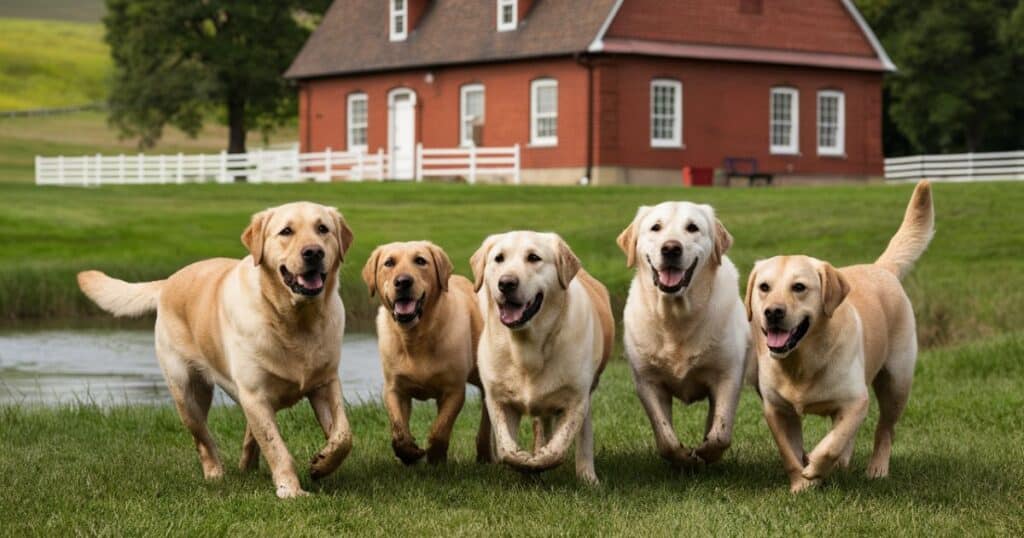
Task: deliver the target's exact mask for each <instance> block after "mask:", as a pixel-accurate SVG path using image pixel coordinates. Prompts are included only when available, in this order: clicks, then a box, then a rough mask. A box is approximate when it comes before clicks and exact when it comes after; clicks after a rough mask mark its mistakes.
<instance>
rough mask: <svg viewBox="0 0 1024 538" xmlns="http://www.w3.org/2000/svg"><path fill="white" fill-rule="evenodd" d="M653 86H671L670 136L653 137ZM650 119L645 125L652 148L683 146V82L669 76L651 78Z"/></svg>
mask: <svg viewBox="0 0 1024 538" xmlns="http://www.w3.org/2000/svg"><path fill="white" fill-rule="evenodd" d="M655 87H663V88H671V89H672V92H673V94H674V98H673V99H672V101H673V102H672V107H673V110H672V138H669V139H665V138H654V89H655ZM649 106H650V109H649V113H650V114H649V115H648V118H649V119H650V121H649V122H648V124H647V126H648V129H649V130H650V133H649V134H650V139H651V147H652V148H681V147H683V83H682V82H679V81H678V80H675V79H671V78H656V79H653V80H651V89H650V100H649Z"/></svg>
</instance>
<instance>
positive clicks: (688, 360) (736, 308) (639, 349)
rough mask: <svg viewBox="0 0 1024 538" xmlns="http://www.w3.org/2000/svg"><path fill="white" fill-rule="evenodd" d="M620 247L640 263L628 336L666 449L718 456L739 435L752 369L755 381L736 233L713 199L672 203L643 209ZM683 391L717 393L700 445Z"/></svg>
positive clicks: (640, 387)
mask: <svg viewBox="0 0 1024 538" xmlns="http://www.w3.org/2000/svg"><path fill="white" fill-rule="evenodd" d="M618 245H619V248H621V249H622V251H623V253H625V255H626V265H627V266H629V267H636V274H635V276H634V277H633V282H632V284H631V285H630V288H629V296H628V298H627V299H626V307H625V311H624V313H623V332H624V335H623V340H624V344H625V351H626V357H627V359H628V360H629V363H630V366H631V367H632V370H633V380H634V382H635V383H636V391H637V394H638V395H639V397H640V401H641V402H642V403H643V407H644V410H645V411H646V412H647V417H648V418H649V419H650V421H651V427H652V428H653V429H654V439H655V444H656V447H657V450H658V454H660V455H661V456H662V457H663V458H665V459H666V460H668V461H669V462H670V463H672V464H673V465H676V466H693V465H697V464H701V463H714V462H716V461H718V460H719V459H720V458H721V457H722V454H723V453H724V452H725V450H726V449H727V448H728V447H729V445H730V444H731V442H732V431H733V423H734V421H735V418H736V406H737V404H738V401H739V397H740V391H741V389H742V388H743V382H744V377H745V373H747V377H748V379H749V380H751V381H752V379H753V372H752V371H750V372H749V373H748V366H749V365H750V364H751V363H752V360H751V344H750V328H749V326H748V324H747V320H746V319H745V317H744V309H743V303H742V301H741V300H740V295H739V275H738V273H737V271H736V267H735V266H734V265H733V263H732V262H731V261H730V260H729V258H728V256H726V255H725V253H726V251H728V250H729V247H730V246H731V245H732V236H731V235H730V234H729V232H728V230H726V228H725V226H724V225H723V224H722V222H721V221H719V220H718V218H717V217H716V216H715V212H714V209H712V208H711V206H708V205H698V204H692V203H689V202H664V203H661V204H658V205H656V206H653V207H649V206H643V207H640V208H639V209H638V210H637V213H636V216H635V217H634V218H633V221H632V222H631V223H630V224H629V226H627V227H626V229H625V230H623V231H622V233H621V234H620V235H619V238H618ZM673 398H678V399H679V400H681V401H682V402H683V403H684V404H690V403H693V402H696V401H699V400H705V399H706V400H708V414H707V420H706V421H705V429H704V439H703V442H702V443H701V444H700V445H699V446H697V447H696V448H695V449H690V448H687V447H686V445H684V444H683V443H681V442H680V441H679V439H678V437H677V436H676V432H675V430H674V428H673V422H672V399H673Z"/></svg>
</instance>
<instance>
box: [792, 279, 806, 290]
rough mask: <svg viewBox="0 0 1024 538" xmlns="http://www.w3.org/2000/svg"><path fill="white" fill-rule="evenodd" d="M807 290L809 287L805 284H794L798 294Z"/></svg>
mask: <svg viewBox="0 0 1024 538" xmlns="http://www.w3.org/2000/svg"><path fill="white" fill-rule="evenodd" d="M806 289H807V286H804V285H803V284H801V283H799V282H797V283H796V284H793V291H795V292H797V293H800V292H802V291H804V290H806Z"/></svg>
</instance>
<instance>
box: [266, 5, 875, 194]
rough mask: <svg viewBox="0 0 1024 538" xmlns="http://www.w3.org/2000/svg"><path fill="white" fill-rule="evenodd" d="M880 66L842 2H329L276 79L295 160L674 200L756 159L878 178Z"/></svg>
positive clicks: (800, 174) (865, 32)
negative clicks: (494, 159) (693, 182)
mask: <svg viewBox="0 0 1024 538" xmlns="http://www.w3.org/2000/svg"><path fill="white" fill-rule="evenodd" d="M893 69H894V66H893V65H892V62H891V61H890V60H889V58H888V56H887V55H886V53H885V51H884V50H883V48H882V47H881V45H880V44H879V42H878V40H877V38H876V37H875V36H874V34H873V33H872V31H871V29H870V28H869V27H868V26H867V25H866V24H865V22H864V20H863V18H862V17H861V16H860V14H859V13H858V12H857V10H856V8H855V7H854V6H853V4H852V2H851V1H850V0H335V2H334V4H333V5H332V6H331V8H330V9H329V10H328V12H327V14H326V15H325V17H324V19H323V21H322V23H321V24H320V27H319V28H317V30H316V31H315V32H314V33H313V35H312V36H311V37H310V39H309V41H308V42H307V43H306V45H305V47H304V48H303V49H302V51H301V52H300V53H299V55H298V57H296V59H295V61H294V63H293V64H292V66H291V68H289V70H288V72H287V73H286V76H287V77H288V78H290V79H293V80H295V81H296V82H297V84H298V88H299V97H300V107H299V124H300V139H301V140H300V141H301V146H302V148H303V150H305V151H319V150H323V149H325V148H328V147H330V148H332V149H333V150H353V149H365V150H367V151H369V152H375V151H378V149H383V150H384V151H385V152H387V153H389V154H391V155H392V157H393V159H394V165H393V166H394V168H393V169H392V175H394V176H395V177H397V178H408V177H410V176H411V174H412V171H413V166H414V165H413V162H412V159H413V158H414V152H413V147H414V145H415V144H416V143H422V144H423V145H424V147H437V148H451V147H457V146H460V145H467V144H474V143H475V144H477V145H480V146H511V145H513V144H517V143H518V144H520V145H521V146H522V157H521V162H522V168H523V172H522V176H523V181H524V182H539V183H573V182H576V181H578V180H579V179H580V178H581V177H583V176H586V177H589V178H591V179H592V180H593V181H594V182H595V183H599V184H613V183H636V184H639V183H647V184H651V183H669V182H671V183H676V182H678V181H679V178H680V169H681V168H682V167H683V166H687V165H689V166H702V167H720V166H722V162H723V159H724V158H726V157H753V158H756V159H757V160H758V162H759V165H760V168H761V169H762V170H767V171H772V172H776V173H778V174H780V175H781V176H784V177H787V178H797V179H798V178H815V179H817V178H837V177H847V178H867V177H872V176H880V175H881V173H882V159H883V157H882V143H881V129H882V125H881V123H882V122H881V101H882V95H881V92H882V90H881V86H882V77H883V75H884V74H885V73H886V72H887V71H892V70H893Z"/></svg>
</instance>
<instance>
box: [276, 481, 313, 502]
mask: <svg viewBox="0 0 1024 538" xmlns="http://www.w3.org/2000/svg"><path fill="white" fill-rule="evenodd" d="M308 496H309V492H308V491H306V490H304V489H302V488H301V487H299V486H287V485H285V484H281V485H280V486H277V498H278V499H294V498H296V497H308Z"/></svg>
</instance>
